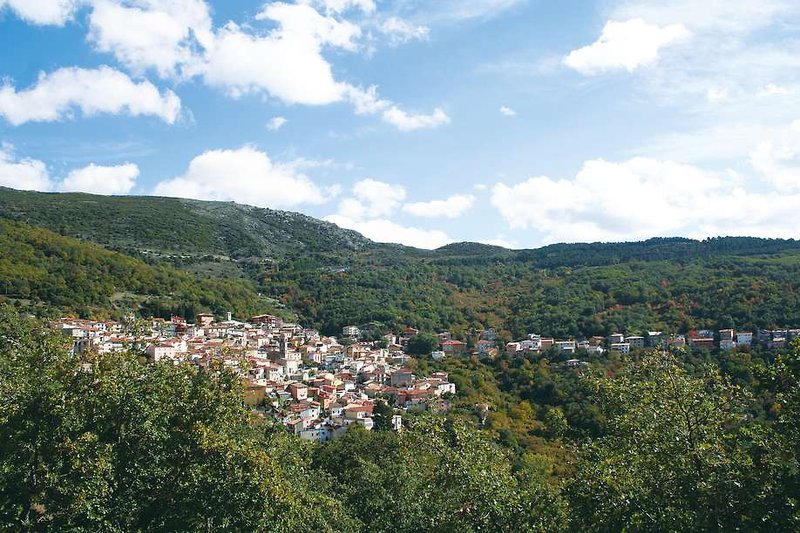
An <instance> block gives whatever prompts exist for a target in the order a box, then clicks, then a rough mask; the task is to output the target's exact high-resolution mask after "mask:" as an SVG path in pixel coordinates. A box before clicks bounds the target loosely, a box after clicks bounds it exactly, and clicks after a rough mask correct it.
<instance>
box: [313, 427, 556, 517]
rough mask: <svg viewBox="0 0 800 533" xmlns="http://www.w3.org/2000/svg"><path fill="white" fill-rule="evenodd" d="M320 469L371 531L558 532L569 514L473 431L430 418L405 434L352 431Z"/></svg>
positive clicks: (332, 447)
mask: <svg viewBox="0 0 800 533" xmlns="http://www.w3.org/2000/svg"><path fill="white" fill-rule="evenodd" d="M315 465H316V466H317V467H318V468H321V469H322V470H324V471H325V472H328V473H329V474H330V476H331V478H332V479H333V480H334V487H335V490H336V492H337V493H338V494H340V495H341V497H342V498H344V500H345V502H346V505H347V507H348V508H349V509H352V510H353V512H354V513H356V515H357V516H358V518H359V519H360V520H361V521H362V522H363V523H364V525H365V528H366V529H367V530H369V531H555V530H559V529H563V528H564V527H565V526H566V517H567V515H566V507H565V503H564V501H563V500H562V499H560V498H559V497H558V495H557V493H555V492H554V491H553V490H552V489H550V488H549V487H548V486H547V485H546V484H545V483H543V482H542V481H541V480H537V479H536V478H535V477H533V476H531V477H528V478H526V477H525V476H524V475H522V474H521V473H520V474H515V473H514V472H513V471H512V469H511V463H510V462H509V460H508V458H507V457H506V456H505V454H504V453H503V452H502V450H500V449H498V448H496V447H495V446H493V445H491V444H490V443H489V442H488V441H486V440H485V439H483V438H482V437H481V436H480V435H479V434H478V433H476V432H475V431H474V430H472V429H469V428H468V427H466V426H464V425H462V424H459V423H456V422H453V421H444V420H443V419H440V418H436V417H433V416H429V415H419V416H417V417H415V418H413V419H411V420H410V421H409V423H408V424H407V428H406V429H404V431H403V432H401V433H400V434H396V433H386V432H366V431H363V430H356V431H353V430H351V431H349V432H348V433H347V435H345V436H344V437H343V438H342V439H339V440H336V441H333V442H331V443H329V444H327V445H326V446H324V447H322V448H320V450H319V451H318V453H317V455H316V457H315Z"/></svg>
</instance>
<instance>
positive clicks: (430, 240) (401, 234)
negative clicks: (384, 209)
mask: <svg viewBox="0 0 800 533" xmlns="http://www.w3.org/2000/svg"><path fill="white" fill-rule="evenodd" d="M325 220H327V221H328V222H332V223H334V224H336V225H337V226H339V227H342V228H346V229H352V230H355V231H357V232H359V233H361V234H362V235H364V236H365V237H367V238H369V239H372V240H373V241H378V242H392V243H397V244H404V245H406V246H414V247H416V248H426V249H429V250H430V249H434V248H439V247H440V246H444V245H446V244H450V243H451V242H453V239H451V238H450V237H449V236H448V235H447V234H446V233H445V232H443V231H440V230H431V229H422V228H415V227H407V226H402V225H400V224H398V223H396V222H392V221H391V220H386V219H367V220H358V219H352V218H349V217H346V216H343V215H329V216H327V217H325Z"/></svg>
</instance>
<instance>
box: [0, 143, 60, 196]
mask: <svg viewBox="0 0 800 533" xmlns="http://www.w3.org/2000/svg"><path fill="white" fill-rule="evenodd" d="M0 186H3V187H11V188H13V189H20V190H24V191H49V190H51V189H52V187H53V184H52V181H51V180H50V173H49V172H48V170H47V165H45V164H44V163H43V162H41V161H38V160H36V159H30V158H25V159H17V158H15V157H14V149H13V147H12V146H11V145H8V144H3V145H0Z"/></svg>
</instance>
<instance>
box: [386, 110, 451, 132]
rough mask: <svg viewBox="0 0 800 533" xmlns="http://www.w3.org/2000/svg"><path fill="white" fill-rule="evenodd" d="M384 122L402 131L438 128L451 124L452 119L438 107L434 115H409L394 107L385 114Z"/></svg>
mask: <svg viewBox="0 0 800 533" xmlns="http://www.w3.org/2000/svg"><path fill="white" fill-rule="evenodd" d="M383 120H384V122H388V123H389V124H391V125H393V126H395V127H396V128H397V129H399V130H400V131H414V130H421V129H430V128H438V127H439V126H443V125H445V124H450V117H449V116H447V113H445V112H444V111H443V110H441V109H439V108H438V107H437V108H436V109H434V110H433V113H431V114H427V115H426V114H414V113H408V112H406V111H403V110H402V109H400V108H398V107H397V106H394V105H393V106H391V107H389V108H388V109H387V110H385V111H384V112H383Z"/></svg>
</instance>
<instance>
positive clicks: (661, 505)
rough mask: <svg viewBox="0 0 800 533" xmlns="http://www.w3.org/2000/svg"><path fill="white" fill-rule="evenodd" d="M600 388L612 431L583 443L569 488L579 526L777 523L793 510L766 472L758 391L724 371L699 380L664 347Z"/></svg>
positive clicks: (708, 371)
mask: <svg viewBox="0 0 800 533" xmlns="http://www.w3.org/2000/svg"><path fill="white" fill-rule="evenodd" d="M593 385H594V387H595V391H596V394H597V396H598V398H599V399H600V402H601V405H602V408H603V411H604V413H605V414H606V416H607V417H608V419H607V422H606V428H607V431H606V434H605V435H603V436H602V437H600V438H598V439H595V440H593V441H590V442H589V443H587V444H585V445H584V446H582V447H581V450H580V456H581V460H580V462H579V464H578V469H577V473H576V475H575V477H574V478H573V480H572V481H571V483H570V485H569V494H570V497H571V498H570V499H571V503H572V505H573V510H574V511H575V517H576V518H577V529H580V530H584V531H620V530H627V531H688V530H722V531H733V530H740V529H771V528H774V527H775V526H776V523H775V521H774V520H775V519H776V516H775V513H776V512H777V513H778V514H784V513H783V512H782V511H780V510H778V509H776V508H774V504H775V500H774V499H771V498H769V493H771V492H772V491H773V489H772V488H770V487H769V483H770V481H769V480H767V479H765V477H764V476H763V475H762V469H761V466H762V465H765V464H766V463H765V462H764V460H763V457H764V455H765V454H766V453H767V452H768V448H767V447H766V446H765V443H766V442H768V440H767V439H766V438H765V435H766V434H765V433H764V431H763V430H762V428H761V427H760V426H759V425H757V424H753V423H751V422H750V420H749V419H748V417H747V407H748V404H749V397H748V395H747V394H746V393H745V392H744V391H743V390H741V389H740V388H738V387H734V386H732V385H731V384H730V383H729V382H728V380H726V379H725V378H724V377H722V376H721V375H720V373H719V371H718V369H716V368H715V367H706V368H704V369H703V370H702V372H701V373H699V374H698V375H697V376H694V377H693V376H690V375H689V374H688V373H687V372H686V370H685V369H683V368H682V367H681V366H680V365H679V364H678V362H677V361H676V360H675V359H674V358H673V357H672V356H670V355H666V354H660V353H656V354H650V355H647V356H645V358H644V359H643V360H642V361H641V362H640V363H637V364H634V365H633V366H632V367H631V368H629V369H628V372H627V373H626V374H625V375H624V376H622V377H618V378H615V379H611V378H605V377H603V378H599V379H595V380H594V381H593ZM778 490H780V489H778ZM788 503H790V502H784V504H788Z"/></svg>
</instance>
